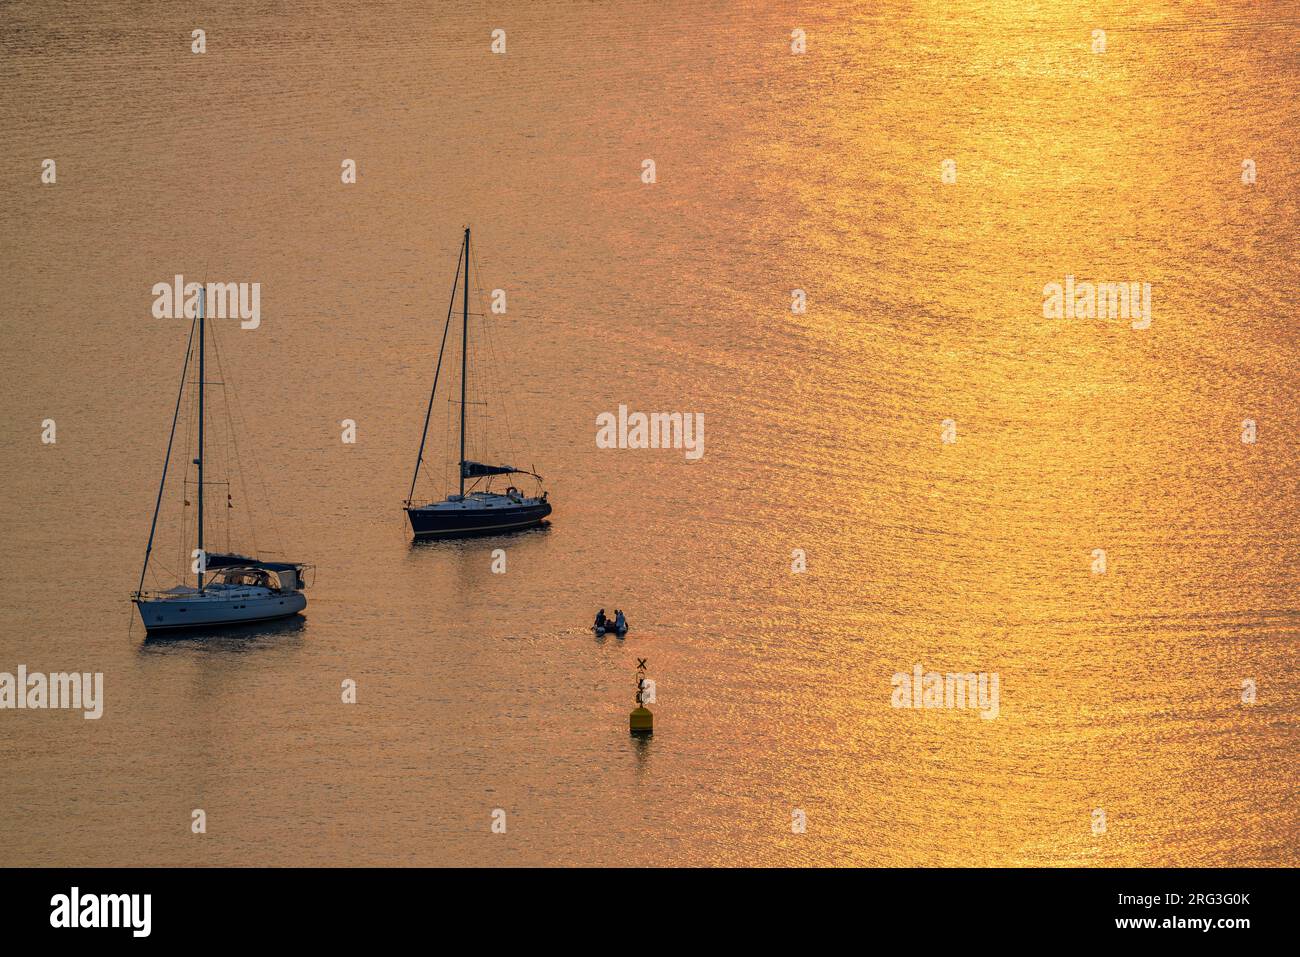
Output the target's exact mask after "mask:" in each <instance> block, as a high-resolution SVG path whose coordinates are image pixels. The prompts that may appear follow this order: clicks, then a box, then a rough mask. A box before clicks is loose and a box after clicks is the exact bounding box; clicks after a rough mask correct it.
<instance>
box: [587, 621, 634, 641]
mask: <svg viewBox="0 0 1300 957" xmlns="http://www.w3.org/2000/svg"><path fill="white" fill-rule="evenodd" d="M591 630H592V631H594V632H595V633H596V637H597V638H599V637H600V636H601V635H603V634H604V633H605V632H607V631H612V632H613V633H614V634H616V635H618V637H620V638H622V637H623V636H624V635H626V634H627V624H626V623H624V625H623V627H622V628H615V627H614V623H613V622H612V621H611V622H610V623H609V624H608V625H606V626H605V627H604V628H597V627H596V626H595V625H592V626H591Z"/></svg>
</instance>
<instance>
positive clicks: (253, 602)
mask: <svg viewBox="0 0 1300 957" xmlns="http://www.w3.org/2000/svg"><path fill="white" fill-rule="evenodd" d="M135 606H136V609H137V610H138V611H139V612H140V620H141V621H142V622H144V627H145V630H146V631H148V632H155V631H178V630H181V629H185V628H213V627H217V626H220V625H244V624H249V623H251V622H256V621H271V620H273V619H276V618H287V617H289V616H290V615H296V614H298V613H299V612H300V611H302V610H303V609H304V608H306V607H307V596H306V595H304V594H302V593H301V592H279V593H274V594H271V595H266V596H258V597H250V598H240V599H230V600H221V601H214V600H212V599H207V598H193V599H188V598H159V599H140V600H137V601H136V603H135Z"/></svg>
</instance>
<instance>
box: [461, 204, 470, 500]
mask: <svg viewBox="0 0 1300 957" xmlns="http://www.w3.org/2000/svg"><path fill="white" fill-rule="evenodd" d="M460 344H461V349H460V494H461V496H462V497H464V495H465V368H466V366H467V365H468V363H467V361H466V360H468V358H469V227H468V226H466V227H465V298H464V302H463V303H462V308H461V314H460Z"/></svg>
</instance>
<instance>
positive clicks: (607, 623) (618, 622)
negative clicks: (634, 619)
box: [591, 608, 627, 637]
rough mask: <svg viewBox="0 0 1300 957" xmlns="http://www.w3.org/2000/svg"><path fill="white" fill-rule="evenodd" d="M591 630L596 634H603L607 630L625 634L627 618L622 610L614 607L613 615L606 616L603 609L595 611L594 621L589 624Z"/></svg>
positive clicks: (619, 634)
mask: <svg viewBox="0 0 1300 957" xmlns="http://www.w3.org/2000/svg"><path fill="white" fill-rule="evenodd" d="M591 630H592V631H594V632H595V633H596V634H597V635H603V634H604V633H605V632H607V631H612V632H614V634H616V635H618V636H619V637H622V636H623V635H625V634H627V619H626V618H624V617H623V612H622V610H620V609H618V608H615V609H614V617H613V618H608V617H606V615H605V609H603V608H602V609H601V610H600V611H598V612H596V623H595V624H594V625H592V626H591Z"/></svg>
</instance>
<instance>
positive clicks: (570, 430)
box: [0, 0, 1300, 866]
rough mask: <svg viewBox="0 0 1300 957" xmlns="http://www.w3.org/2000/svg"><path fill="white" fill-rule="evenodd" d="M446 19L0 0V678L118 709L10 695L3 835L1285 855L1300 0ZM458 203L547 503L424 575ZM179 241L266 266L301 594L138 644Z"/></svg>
mask: <svg viewBox="0 0 1300 957" xmlns="http://www.w3.org/2000/svg"><path fill="white" fill-rule="evenodd" d="M446 6H447V5H442V4H423V3H415V2H398V3H391V4H384V5H382V6H376V7H374V8H373V9H372V8H371V7H370V6H369V5H353V4H330V3H325V2H322V0H307V2H302V3H296V4H288V5H281V4H270V5H255V6H254V7H251V8H250V9H249V10H245V11H236V10H234V8H233V5H225V4H198V5H195V6H194V8H193V9H187V8H186V5H183V4H163V3H158V4H140V5H129V6H128V5H122V4H118V3H109V2H101V3H80V2H50V3H38V2H9V3H4V4H2V5H0V90H2V92H0V134H2V135H0V143H2V145H0V154H2V155H3V159H4V161H3V163H0V226H2V229H0V256H2V258H3V262H4V283H3V287H4V301H3V307H2V308H0V316H2V317H3V323H4V347H3V350H0V410H2V412H3V414H2V415H0V448H3V457H0V487H2V488H3V496H0V523H2V525H0V527H2V528H3V534H0V613H2V614H3V621H2V623H0V671H7V672H14V671H16V669H17V667H18V666H19V665H20V664H24V665H26V666H27V668H28V669H29V670H31V671H64V670H77V671H91V672H93V671H102V672H103V673H104V676H105V677H104V681H105V695H106V705H105V713H104V716H103V717H102V718H101V719H100V720H98V721H86V720H83V718H82V717H81V715H80V714H77V713H71V712H66V711H44V712H40V711H8V710H6V711H0V768H2V773H0V864H4V865H14V864H95V865H127V864H146V865H148V864H194V865H202V864H444V863H452V864H474V865H486V864H620V863H622V864H648V865H655V864H717V863H727V864H769V865H792V864H815V865H826V864H870V865H902V866H918V865H921V866H925V865H976V864H993V865H1016V864H1033V865H1078V864H1087V865H1163V864H1168V865H1212V864H1213V865H1260V864H1263V865H1283V864H1287V865H1294V864H1296V863H1297V855H1296V850H1295V847H1296V835H1297V812H1296V802H1295V787H1296V777H1297V775H1296V769H1297V757H1296V724H1295V719H1296V713H1297V704H1298V699H1300V682H1298V681H1297V670H1296V664H1295V652H1296V647H1297V638H1298V637H1300V597H1298V595H1297V586H1298V585H1300V571H1297V567H1296V561H1297V551H1298V548H1300V535H1298V534H1297V525H1298V523H1300V506H1298V505H1297V486H1298V484H1300V483H1298V482H1297V477H1296V468H1295V463H1296V457H1297V450H1298V446H1300V438H1298V431H1297V428H1298V423H1300V393H1298V391H1297V388H1296V386H1295V381H1296V369H1297V362H1298V360H1300V355H1298V354H1297V340H1296V336H1295V332H1296V328H1297V325H1296V302H1297V289H1300V269H1298V267H1297V265H1296V255H1295V249H1296V241H1297V224H1298V222H1300V215H1298V210H1297V188H1296V184H1297V182H1300V157H1298V154H1297V150H1296V130H1297V129H1298V128H1300V95H1298V92H1297V90H1298V82H1300V57H1298V56H1297V53H1298V52H1300V46H1298V43H1297V40H1298V39H1300V15H1297V12H1296V8H1295V5H1294V4H1293V3H1289V2H1283V0H1275V2H1258V3H1245V2H1175V0H1149V2H1146V3H1142V4H1136V3H1125V2H1104V0H1103V2H1097V3H1093V4H1087V5H1081V4H1075V3H1068V2H1064V0H1062V2H1056V0H1041V2H1010V0H1007V2H994V0H985V2H974V3H963V4H954V3H949V2H937V0H934V2H912V3H902V2H900V3H882V4H874V3H848V2H824V3H798V4H796V3H757V2H756V3H751V4H741V3H735V4H732V3H685V2H672V3H643V2H640V3H632V2H627V3H622V2H614V3H602V4H588V3H577V2H567V0H565V2H561V0H555V2H545V3H524V2H518V3H511V2H504V0H502V2H494V3H481V4H480V3H475V4H464V5H454V6H455V7H456V9H447V8H446ZM197 28H202V29H204V30H205V31H206V44H207V48H206V49H207V52H206V53H203V54H195V53H192V52H191V47H190V44H191V31H192V30H194V29H197ZM498 28H499V29H503V30H505V31H506V36H507V49H506V52H505V53H504V54H494V53H493V52H492V51H491V49H490V44H491V32H492V30H494V29H498ZM796 29H798V30H803V31H804V35H805V36H806V52H805V53H803V54H795V53H793V52H792V51H791V43H792V39H791V34H792V31H794V30H796ZM1096 30H1103V31H1104V32H1105V49H1104V52H1100V51H1095V50H1094V45H1095V43H1096V40H1095V39H1094V31H1096ZM46 158H54V159H55V160H56V163H57V182H56V183H53V184H42V183H41V162H42V160H44V159H46ZM345 159H353V160H355V161H356V164H357V169H358V180H357V182H356V183H355V184H353V185H344V184H343V183H342V182H341V177H340V169H341V164H342V162H343V161H344V160H345ZM646 159H653V160H654V164H655V173H656V181H655V182H654V183H653V184H647V183H645V182H643V181H642V168H643V166H642V164H643V161H644V160H646ZM1248 159H1249V160H1253V162H1254V166H1255V170H1256V177H1257V178H1256V180H1255V181H1254V182H1253V183H1244V182H1243V161H1245V160H1248ZM946 160H952V161H953V163H954V164H955V165H954V166H953V167H952V168H953V169H954V170H955V176H956V178H955V182H945V181H944V177H943V176H942V175H941V173H942V170H943V168H944V166H943V164H944V161H946ZM465 224H470V225H472V227H473V229H474V246H475V250H476V255H477V257H478V260H479V265H480V266H481V273H480V275H479V277H478V279H479V280H481V285H482V287H483V289H484V290H488V291H490V290H492V289H494V288H504V289H506V290H507V292H508V309H507V312H506V314H505V315H504V316H496V317H494V318H493V323H494V326H495V338H494V340H493V341H494V343H495V352H496V358H497V359H499V360H500V368H499V372H498V374H497V376H496V378H495V379H492V380H490V381H492V382H494V383H495V384H496V385H497V386H499V387H501V391H503V392H505V393H507V394H508V396H509V398H510V400H511V402H512V403H513V407H512V415H511V421H510V425H511V428H512V430H513V432H514V434H515V445H516V446H518V447H519V449H520V450H521V452H520V453H519V454H520V455H521V456H523V460H522V461H521V462H518V463H516V464H523V465H528V466H532V465H535V466H536V468H537V470H538V471H539V472H541V473H542V474H543V475H544V476H545V477H546V479H547V487H548V489H549V490H550V494H551V499H552V501H553V503H554V505H555V513H554V515H553V516H552V518H553V522H552V525H551V527H550V528H549V529H546V530H544V531H541V532H535V533H528V534H523V535H518V536H515V537H513V538H508V539H483V540H478V541H469V542H460V543H442V544H437V545H433V546H417V547H413V546H412V545H411V544H410V543H409V534H408V532H407V531H406V530H405V528H404V525H403V516H402V514H401V511H400V503H401V500H402V499H403V498H404V497H405V495H406V490H407V485H408V483H409V481H410V470H411V467H412V465H413V463H414V459H415V453H416V447H417V445H418V442H419V430H420V425H421V421H422V418H423V414H424V404H425V402H426V401H427V397H428V389H429V385H430V382H431V378H432V370H433V363H434V360H435V358H436V353H437V346H438V339H439V336H440V335H441V330H442V322H443V319H444V317H445V315H446V313H445V310H446V308H447V295H448V292H449V290H450V286H451V278H452V274H453V272H454V268H455V260H456V250H457V247H458V245H459V242H460V237H461V229H462V227H463V226H464V225H465ZM178 273H180V274H184V275H185V276H186V277H187V278H192V279H200V278H209V279H212V280H216V281H226V280H229V281H248V282H259V283H261V289H262V298H261V325H260V327H258V328H257V329H247V330H244V329H240V328H239V327H238V324H237V323H234V322H233V321H229V320H228V321H226V322H225V323H224V324H221V325H220V328H219V331H218V340H219V344H220V349H221V359H222V370H221V374H222V376H223V377H225V378H226V380H227V381H226V383H225V385H226V386H230V385H234V386H236V387H237V389H238V402H239V406H240V408H241V409H242V412H243V418H244V421H245V424H246V428H245V429H244V430H243V431H242V434H241V436H240V441H241V454H242V452H243V450H244V448H247V449H249V450H251V452H252V453H255V455H256V458H257V464H258V466H259V468H258V472H259V473H260V475H261V478H262V479H263V480H264V482H265V485H266V490H267V493H268V495H269V498H270V504H271V510H270V511H272V512H273V513H274V526H275V527H276V528H277V529H278V531H279V536H280V538H281V539H283V542H284V548H285V551H286V552H287V553H288V555H289V557H292V558H295V559H298V560H303V561H310V562H313V563H315V564H316V565H317V566H318V571H317V576H316V581H315V583H314V585H313V586H312V588H311V589H309V600H310V604H309V607H308V609H307V612H306V615H305V617H304V618H302V619H301V620H299V621H297V622H291V623H289V624H280V625H276V626H269V627H267V626H264V627H260V628H252V629H245V630H243V631H238V632H235V633H231V634H228V635H218V636H209V637H206V638H202V639H183V640H178V641H167V642H155V641H149V642H146V641H144V640H143V636H142V634H141V631H140V628H139V625H138V623H137V624H135V626H134V628H133V629H131V628H130V626H131V625H132V617H133V615H134V612H133V609H132V607H131V605H130V604H129V603H128V602H127V600H126V599H127V596H128V594H129V593H130V591H131V590H132V589H133V588H134V587H135V584H136V578H137V576H138V574H139V567H140V561H141V559H142V557H143V552H144V545H145V539H146V536H147V533H148V528H149V520H150V515H151V511H152V508H153V501H154V495H155V493H156V489H157V481H158V471H159V468H160V467H161V464H162V457H163V449H164V447H165V444H166V437H167V429H168V426H169V424H170V420H171V412H172V403H174V401H175V390H176V385H177V382H178V379H179V375H180V362H181V357H182V355H183V352H184V348H185V337H186V335H187V332H188V323H186V322H185V321H183V320H169V319H156V318H154V317H153V315H152V313H151V309H152V305H153V296H152V294H151V288H152V286H153V285H154V283H157V282H160V281H161V282H167V281H170V280H171V279H172V277H173V276H174V275H176V274H178ZM1066 276H1074V277H1076V279H1078V280H1079V281H1103V282H1104V281H1115V282H1137V283H1149V284H1150V286H1151V289H1152V310H1151V324H1150V326H1149V328H1146V329H1133V328H1132V327H1131V323H1130V322H1128V321H1105V320H1100V319H1070V318H1063V319H1045V318H1044V317H1043V310H1042V304H1043V289H1044V287H1045V286H1046V285H1047V284H1049V283H1053V282H1057V283H1064V282H1065V277H1066ZM794 290H803V291H804V293H805V294H806V301H807V308H806V311H804V312H794V311H792V308H791V304H792V301H793V297H794V292H793V291H794ZM214 322H217V321H216V320H214ZM484 381H489V380H487V379H486V378H485V379H484ZM223 388H224V386H223ZM440 388H441V387H440ZM620 404H625V405H627V406H628V407H629V408H630V409H632V410H642V411H683V412H702V413H704V415H705V419H706V423H707V428H706V433H705V454H704V455H703V457H702V458H701V459H699V460H698V461H688V460H687V458H686V456H685V455H684V454H683V452H682V451H680V450H629V449H624V450H610V449H600V448H597V447H596V444H595V442H594V436H595V420H596V416H597V415H599V414H600V413H602V412H606V411H616V410H617V408H618V406H619V405H620ZM450 408H451V407H450V406H447V405H446V404H445V403H444V402H442V401H441V397H440V399H439V401H438V402H437V403H435V414H434V415H433V417H432V419H433V429H432V432H431V436H432V438H431V443H432V445H433V446H436V448H437V450H438V452H439V453H440V454H441V453H442V452H443V451H444V450H445V447H446V445H447V442H446V439H447V436H448V434H449V433H448V431H447V423H448V414H449V410H450ZM46 419H53V420H54V421H55V422H56V423H57V441H56V443H54V444H44V443H42V441H41V432H42V422H43V421H44V420H46ZM345 419H351V420H353V421H354V422H355V423H356V424H357V441H356V443H355V444H345V443H344V442H342V441H340V433H341V425H340V423H341V422H342V421H343V420H345ZM945 420H951V422H950V424H949V425H948V427H947V430H946V431H947V434H948V438H954V437H955V441H949V442H945V441H944V440H943V439H944V435H945V426H944V422H945ZM1246 420H1250V421H1252V422H1253V423H1255V433H1256V434H1255V441H1253V442H1247V441H1243V434H1244V433H1246V432H1247V431H1248V429H1247V426H1245V425H1243V423H1245V422H1246ZM184 423H185V419H184V417H183V418H182V424H183V425H184ZM181 437H182V438H183V437H184V430H183V429H182V434H181ZM215 447H216V446H214V448H215ZM524 450H526V451H524ZM214 454H215V453H214ZM182 458H183V453H182ZM174 461H175V460H174ZM243 464H245V465H247V464H248V463H247V462H244V463H243ZM182 466H183V461H182ZM439 474H441V473H439ZM435 484H436V483H435ZM443 490H445V489H443ZM433 491H434V492H435V493H438V492H439V490H438V489H437V488H434V489H433ZM168 502H169V503H171V504H172V505H175V506H177V507H179V503H178V498H177V496H176V495H171V494H169V495H168ZM218 504H219V505H220V504H222V503H220V501H219V499H218ZM248 504H249V505H250V506H251V503H248ZM235 505H236V509H235V511H236V512H237V513H238V514H239V515H240V516H241V517H242V516H243V515H244V514H245V505H246V503H245V501H244V499H243V498H242V497H241V498H236V500H235ZM217 511H218V514H220V512H221V511H222V510H221V509H220V508H218V510H217ZM169 515H170V513H166V512H165V517H168V516H169ZM220 521H222V522H224V521H225V517H224V516H222V517H221V518H220ZM164 524H167V525H169V527H168V528H167V529H164V531H163V533H162V534H161V538H160V542H161V543H160V545H159V553H160V554H162V553H165V557H164V559H163V564H164V565H166V566H167V567H171V568H178V567H182V564H183V552H180V551H178V547H177V543H178V541H179V540H178V538H177V535H176V534H173V531H172V529H171V528H170V523H164ZM260 527H265V526H260ZM495 548H504V549H506V554H507V558H508V565H507V571H506V573H505V574H494V573H493V572H492V570H491V565H492V550H493V549H495ZM796 549H802V550H803V552H804V554H805V555H806V565H807V567H806V571H803V572H801V573H795V572H792V562H793V561H794V552H795V550H796ZM1098 549H1100V550H1103V551H1104V553H1105V570H1104V573H1098V568H1099V566H1098V565H1097V560H1098V559H1097V552H1096V550H1098ZM600 606H604V607H605V608H607V609H609V610H611V611H612V609H613V608H614V607H620V608H623V609H625V610H626V611H627V614H628V618H629V620H630V621H631V623H632V631H631V632H630V633H629V635H628V637H627V639H626V640H625V641H616V640H614V639H612V638H607V639H604V640H600V639H596V638H594V637H593V635H592V634H591V632H590V631H589V630H587V628H586V625H587V624H588V623H589V621H590V619H591V617H592V615H593V613H594V611H595V609H596V608H598V607H600ZM638 658H645V659H647V667H648V674H649V676H650V677H652V678H653V679H654V680H655V684H656V703H655V704H654V705H652V710H653V711H654V713H655V727H656V733H655V735H654V737H653V738H652V739H650V740H649V741H647V742H641V743H638V742H635V741H633V740H631V739H630V738H629V736H628V734H627V724H626V722H627V712H628V711H629V710H630V709H631V707H632V706H633V701H632V696H633V690H634V671H635V668H636V664H637V659H638ZM917 664H920V665H922V666H923V668H924V669H925V670H927V671H928V670H933V671H938V672H944V673H946V672H958V671H959V672H988V673H994V672H996V673H997V674H998V675H999V678H1000V701H999V712H998V715H997V717H996V719H993V720H986V719H983V718H981V717H980V716H979V714H978V713H977V712H975V711H971V710H955V709H954V710H945V709H922V710H915V709H901V708H894V707H892V706H891V693H892V690H893V689H892V686H891V679H892V677H893V675H894V674H895V673H896V672H911V670H912V668H913V667H914V666H915V665H917ZM346 679H352V680H354V681H356V683H357V702H356V704H354V705H349V704H344V703H342V701H341V700H340V699H341V692H340V687H341V683H342V682H343V681H345V680H346ZM1247 683H1253V685H1254V687H1255V689H1256V700H1255V701H1254V703H1253V704H1249V703H1245V702H1243V691H1244V686H1245V685H1246V684H1247ZM196 808H202V809H204V810H205V812H206V815H207V833H206V834H202V835H196V834H193V833H191V814H192V811H193V810H194V809H196ZM494 809H502V810H504V811H505V813H506V820H507V822H508V826H507V829H506V832H505V833H493V831H492V827H491V825H492V821H493V818H492V813H493V811H494ZM796 810H799V811H802V812H803V813H804V815H805V816H806V821H807V829H806V833H795V832H794V829H793V828H792V821H793V820H794V819H795V813H794V812H795V811H796ZM1098 811H1101V812H1102V813H1103V814H1104V818H1105V829H1104V831H1101V832H1100V833H1098V831H1099V830H1100V828H1098V827H1097V821H1098V820H1099V818H1098V815H1097V813H1096V812H1098Z"/></svg>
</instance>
